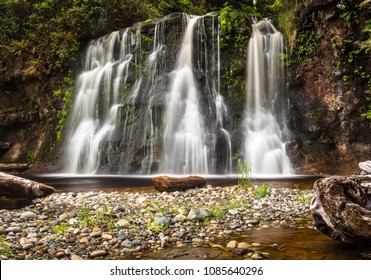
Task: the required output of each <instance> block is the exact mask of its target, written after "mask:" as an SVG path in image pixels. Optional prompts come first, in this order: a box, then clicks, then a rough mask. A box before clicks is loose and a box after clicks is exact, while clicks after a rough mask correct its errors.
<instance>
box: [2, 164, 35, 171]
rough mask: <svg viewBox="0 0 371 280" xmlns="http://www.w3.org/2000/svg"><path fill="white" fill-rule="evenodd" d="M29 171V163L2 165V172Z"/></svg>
mask: <svg viewBox="0 0 371 280" xmlns="http://www.w3.org/2000/svg"><path fill="white" fill-rule="evenodd" d="M27 169H28V164H27V163H0V172H1V171H3V172H24V171H26V170H27Z"/></svg>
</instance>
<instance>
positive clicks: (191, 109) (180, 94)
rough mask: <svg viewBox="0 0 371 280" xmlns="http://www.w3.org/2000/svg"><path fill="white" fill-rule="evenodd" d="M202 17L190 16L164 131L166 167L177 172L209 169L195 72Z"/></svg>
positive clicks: (164, 166)
mask: <svg viewBox="0 0 371 280" xmlns="http://www.w3.org/2000/svg"><path fill="white" fill-rule="evenodd" d="M197 20H198V17H195V18H191V19H189V22H188V24H187V29H186V31H185V35H184V39H183V42H182V48H181V50H180V54H179V57H178V62H177V69H176V71H175V73H174V74H173V75H174V81H173V85H172V89H171V91H170V92H169V96H168V101H167V108H166V116H167V125H166V129H165V134H164V154H163V162H162V165H163V170H164V171H166V172H170V173H175V174H190V173H195V172H196V173H202V174H207V173H208V156H207V155H208V147H207V146H206V145H205V141H204V139H205V135H204V131H205V129H204V125H203V120H202V116H201V112H200V104H199V103H200V102H199V98H198V94H199V90H198V89H197V85H196V81H195V78H194V75H193V63H192V57H193V56H192V49H193V30H194V27H195V25H196V24H197Z"/></svg>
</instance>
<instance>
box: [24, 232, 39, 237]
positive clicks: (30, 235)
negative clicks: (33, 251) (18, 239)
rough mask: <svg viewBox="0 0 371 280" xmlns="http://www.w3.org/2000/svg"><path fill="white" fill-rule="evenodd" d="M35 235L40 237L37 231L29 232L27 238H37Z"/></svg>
mask: <svg viewBox="0 0 371 280" xmlns="http://www.w3.org/2000/svg"><path fill="white" fill-rule="evenodd" d="M35 237H38V234H37V233H36V232H30V233H29V234H27V238H35Z"/></svg>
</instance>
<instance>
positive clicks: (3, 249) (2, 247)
mask: <svg viewBox="0 0 371 280" xmlns="http://www.w3.org/2000/svg"><path fill="white" fill-rule="evenodd" d="M0 256H4V257H6V258H7V259H12V258H14V254H13V252H12V250H11V249H10V247H9V245H8V243H6V241H5V239H4V237H2V236H0ZM0 259H1V258H0Z"/></svg>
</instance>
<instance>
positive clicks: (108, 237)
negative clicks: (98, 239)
mask: <svg viewBox="0 0 371 280" xmlns="http://www.w3.org/2000/svg"><path fill="white" fill-rule="evenodd" d="M102 238H103V239H106V240H111V239H112V238H113V237H112V235H111V234H108V233H103V234H102Z"/></svg>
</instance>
